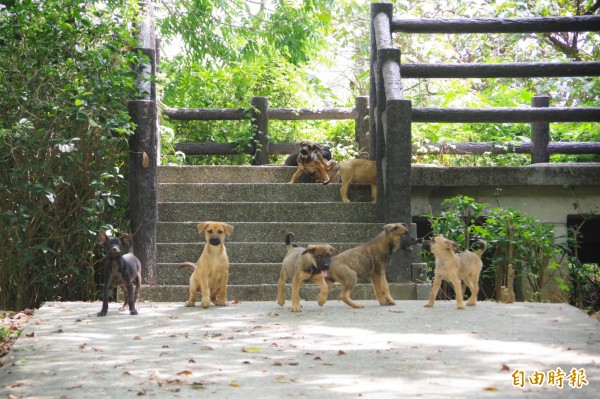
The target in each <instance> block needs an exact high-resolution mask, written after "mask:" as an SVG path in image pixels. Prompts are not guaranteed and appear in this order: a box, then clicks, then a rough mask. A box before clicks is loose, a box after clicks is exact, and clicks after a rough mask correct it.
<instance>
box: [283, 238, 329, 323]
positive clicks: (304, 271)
mask: <svg viewBox="0 0 600 399" xmlns="http://www.w3.org/2000/svg"><path fill="white" fill-rule="evenodd" d="M293 236H294V234H293V233H288V234H287V235H286V236H285V245H286V247H287V250H288V253H287V255H286V256H285V258H283V264H282V266H281V274H280V276H279V282H278V284H277V303H278V304H279V305H280V306H283V305H284V304H285V283H286V282H287V281H288V280H289V279H290V277H291V278H292V312H301V311H302V307H301V306H300V289H301V288H302V286H303V285H304V283H305V282H306V281H308V280H312V281H313V282H314V283H315V284H317V285H318V286H319V288H320V289H321V291H320V293H319V300H318V303H319V305H320V306H323V304H324V303H325V302H327V294H328V293H329V291H328V287H327V283H326V282H325V280H324V278H325V277H327V271H328V270H329V267H330V265H331V257H332V255H333V254H334V253H335V248H333V247H332V246H331V245H328V244H318V245H309V246H307V247H306V248H302V247H299V246H297V245H295V244H291V242H290V239H291V237H293Z"/></svg>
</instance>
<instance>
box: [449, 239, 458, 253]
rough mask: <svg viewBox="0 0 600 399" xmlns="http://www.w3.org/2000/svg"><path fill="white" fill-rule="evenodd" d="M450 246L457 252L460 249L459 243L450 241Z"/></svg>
mask: <svg viewBox="0 0 600 399" xmlns="http://www.w3.org/2000/svg"><path fill="white" fill-rule="evenodd" d="M448 244H450V245H451V246H452V249H454V250H455V251H456V250H457V249H458V247H459V245H458V243H456V242H454V241H451V240H449V241H448Z"/></svg>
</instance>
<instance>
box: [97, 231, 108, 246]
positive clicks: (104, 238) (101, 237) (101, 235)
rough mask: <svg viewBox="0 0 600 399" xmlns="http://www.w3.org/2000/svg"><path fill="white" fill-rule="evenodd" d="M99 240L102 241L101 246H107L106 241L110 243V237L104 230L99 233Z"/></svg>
mask: <svg viewBox="0 0 600 399" xmlns="http://www.w3.org/2000/svg"><path fill="white" fill-rule="evenodd" d="M98 240H100V244H102V245H104V244H106V241H108V236H107V235H106V232H105V231H104V230H99V231H98Z"/></svg>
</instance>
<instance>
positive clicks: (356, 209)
mask: <svg viewBox="0 0 600 399" xmlns="http://www.w3.org/2000/svg"><path fill="white" fill-rule="evenodd" d="M294 171H295V168H293V167H284V166H200V167H189V166H188V167H168V166H163V167H159V170H158V180H159V182H158V183H159V186H158V197H159V204H158V213H159V223H158V227H157V251H158V264H157V276H158V280H159V285H152V286H144V287H143V289H142V293H141V296H142V300H146V301H174V302H178V301H181V302H183V301H185V300H186V299H187V295H188V280H189V276H190V273H191V272H190V271H189V270H186V269H182V270H180V269H178V266H179V263H180V262H182V261H191V262H194V263H195V262H196V260H197V259H198V257H199V256H200V253H201V251H202V248H203V246H204V236H200V235H199V234H198V231H197V228H196V225H197V224H198V223H199V222H201V221H206V220H215V221H222V222H227V223H229V224H231V225H233V226H234V231H233V234H232V235H231V236H230V237H228V239H227V241H226V246H227V253H228V255H229V261H230V268H229V288H228V300H229V301H233V300H237V301H258V300H260V301H270V300H272V301H275V299H276V296H277V280H278V278H279V271H280V268H281V261H282V260H283V258H284V256H285V254H286V249H285V245H284V238H285V235H286V233H287V232H293V233H294V234H295V241H294V242H296V243H298V244H300V245H302V246H304V245H307V244H310V243H328V244H331V245H333V246H334V247H335V248H336V249H337V250H338V252H341V251H343V250H345V249H348V248H351V247H353V246H356V245H358V244H359V243H362V242H365V241H368V240H369V239H371V238H372V237H374V236H375V235H377V234H378V233H379V232H380V231H381V228H382V226H383V223H378V222H377V217H376V214H375V206H374V205H373V204H371V203H370V202H369V200H370V187H369V186H361V185H352V186H351V188H350V191H349V194H348V195H349V198H350V200H351V201H353V202H352V203H348V204H344V203H342V202H341V201H340V194H339V185H337V184H336V185H328V186H323V185H322V184H315V183H310V182H309V181H308V180H307V179H306V178H305V179H304V180H300V182H299V183H295V184H288V183H287V182H288V181H289V180H290V178H291V176H292V174H293V172H294ZM289 284H291V282H289V283H288V287H287V296H286V298H287V299H288V300H289V298H290V287H289ZM419 286H420V285H419V284H413V283H410V282H407V283H392V284H390V289H391V292H392V296H393V297H394V298H396V299H416V298H417V297H423V294H422V293H421V294H420V293H419ZM317 293H318V288H317V287H316V286H315V285H313V284H312V283H307V284H306V285H305V286H304V288H303V290H302V293H301V295H302V298H303V299H305V300H314V299H315V298H316V296H317ZM338 296H339V287H337V286H334V290H333V292H331V293H330V295H329V299H330V300H336V299H337V298H338ZM352 296H353V298H355V299H358V300H360V299H375V297H374V294H373V289H372V287H371V285H370V284H369V283H368V281H362V282H361V284H358V285H357V287H355V289H354V290H353V293H352Z"/></svg>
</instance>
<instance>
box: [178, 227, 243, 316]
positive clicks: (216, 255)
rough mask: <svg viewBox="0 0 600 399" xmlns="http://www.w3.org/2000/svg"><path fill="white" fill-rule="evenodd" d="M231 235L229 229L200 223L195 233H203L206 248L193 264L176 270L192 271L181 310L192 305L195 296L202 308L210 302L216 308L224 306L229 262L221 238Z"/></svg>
mask: <svg viewBox="0 0 600 399" xmlns="http://www.w3.org/2000/svg"><path fill="white" fill-rule="evenodd" d="M232 232H233V226H231V225H229V224H227V223H221V222H202V223H200V224H198V233H200V234H202V233H204V235H205V238H206V244H205V245H204V250H203V251H202V254H201V255H200V258H199V259H198V262H197V264H195V265H194V264H193V263H191V262H184V263H182V264H181V266H179V267H180V268H182V267H190V268H191V269H193V270H194V272H193V273H192V275H191V276H190V297H189V299H188V301H187V302H186V303H185V306H194V305H195V304H196V292H198V291H200V292H201V294H202V302H201V305H202V307H203V308H205V309H206V308H207V307H209V306H210V302H211V301H212V302H213V303H214V304H215V305H217V306H227V281H228V280H229V258H228V257H227V251H226V250H225V244H224V241H225V235H227V236H229V235H231V233H232Z"/></svg>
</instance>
